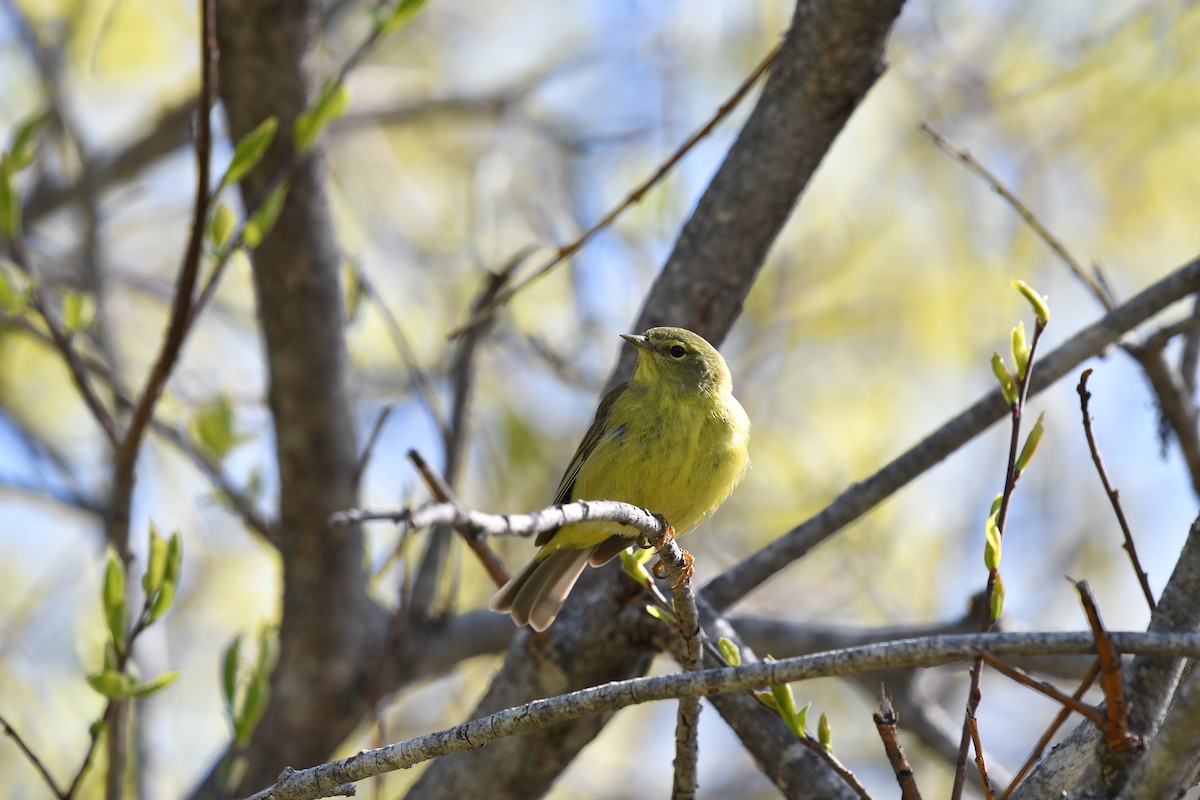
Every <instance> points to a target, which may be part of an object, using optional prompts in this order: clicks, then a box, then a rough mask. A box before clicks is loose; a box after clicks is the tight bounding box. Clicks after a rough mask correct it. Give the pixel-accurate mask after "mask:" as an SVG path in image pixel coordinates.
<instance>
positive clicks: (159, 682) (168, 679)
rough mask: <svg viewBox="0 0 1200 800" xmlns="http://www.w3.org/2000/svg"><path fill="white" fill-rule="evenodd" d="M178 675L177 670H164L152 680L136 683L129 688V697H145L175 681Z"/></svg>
mask: <svg viewBox="0 0 1200 800" xmlns="http://www.w3.org/2000/svg"><path fill="white" fill-rule="evenodd" d="M178 677H179V670H177V669H173V670H171V671H170V672H164V673H163V674H162V675H159V676H158V677H157V678H155V679H154V680H152V681H147V682H146V683H141V684H138V685H137V686H135V687H133V689H132V690H130V693H129V695H130V697H145V696H146V695H150V694H154V693H155V692H157V691H159V690H160V689H164V688H166V687H167V686H170V685H171V684H172V683H174V682H175V679H176V678H178Z"/></svg>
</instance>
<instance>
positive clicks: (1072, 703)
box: [983, 653, 1104, 727]
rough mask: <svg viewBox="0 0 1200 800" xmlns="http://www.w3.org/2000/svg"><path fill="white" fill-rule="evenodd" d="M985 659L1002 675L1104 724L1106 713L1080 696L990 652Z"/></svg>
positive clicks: (985, 661) (1099, 724)
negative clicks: (1057, 686) (1064, 690)
mask: <svg viewBox="0 0 1200 800" xmlns="http://www.w3.org/2000/svg"><path fill="white" fill-rule="evenodd" d="M983 661H984V663H985V664H987V665H988V666H989V667H991V668H992V669H994V670H996V671H997V672H999V673H1000V674H1001V675H1004V676H1005V677H1008V678H1011V679H1012V680H1014V681H1016V682H1017V683H1019V684H1021V685H1022V686H1027V687H1029V688H1030V689H1033V690H1034V691H1035V692H1038V693H1039V694H1044V695H1045V696H1046V697H1049V698H1050V699H1051V700H1053V701H1054V702H1056V703H1058V704H1059V705H1061V706H1063V707H1064V708H1065V709H1066V710H1068V711H1074V712H1076V713H1078V714H1080V715H1082V716H1084V717H1086V718H1087V719H1089V720H1091V721H1092V722H1093V723H1094V724H1095V725H1096V727H1101V726H1102V725H1103V724H1104V715H1103V714H1101V713H1100V712H1099V711H1097V710H1096V709H1094V708H1092V707H1091V706H1089V705H1088V704H1087V703H1084V702H1082V701H1080V700H1079V698H1077V697H1074V696H1072V695H1069V694H1066V693H1064V692H1062V691H1060V690H1059V689H1057V688H1056V687H1054V686H1052V685H1051V684H1049V683H1046V682H1045V681H1039V680H1037V679H1035V678H1032V677H1030V676H1029V675H1026V674H1025V673H1024V672H1022V671H1021V670H1019V669H1017V668H1016V667H1011V666H1009V665H1008V664H1005V663H1004V662H1003V661H1001V660H1000V659H998V658H996V657H995V656H994V655H991V654H990V653H984V654H983Z"/></svg>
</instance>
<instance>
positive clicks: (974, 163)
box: [921, 122, 1115, 311]
mask: <svg viewBox="0 0 1200 800" xmlns="http://www.w3.org/2000/svg"><path fill="white" fill-rule="evenodd" d="M921 130H922V131H924V132H925V134H926V135H927V136H928V137H929V138H930V139H932V140H933V142H934V144H936V145H937V146H938V147H940V148H942V150H944V151H946V152H947V153H949V154H950V155H952V156H954V157H955V158H957V159H958V160H959V161H961V162H962V163H963V164H964V165H966V167H967V168H968V169H969V170H971V171H972V172H974V173H975V174H976V175H978V176H979V177H981V178H983V179H984V180H985V181H986V182H987V184H988V186H990V187H991V188H992V191H994V192H995V193H996V194H998V195H1000V196H1001V197H1002V198H1004V200H1005V201H1006V202H1007V203H1008V204H1009V205H1010V206H1011V207H1012V209H1013V210H1014V211H1016V212H1017V213H1018V214H1020V216H1021V219H1023V220H1025V223H1026V224H1027V225H1029V227H1030V228H1031V229H1032V230H1033V232H1034V233H1035V234H1037V236H1038V238H1040V239H1041V240H1042V241H1043V242H1045V243H1046V245H1047V246H1048V247H1049V248H1050V249H1051V250H1053V251H1054V254H1055V255H1056V256H1058V257H1059V259H1060V260H1062V262H1063V263H1064V264H1066V265H1067V268H1068V269H1069V270H1071V272H1073V273H1074V274H1075V277H1077V278H1079V280H1081V281H1082V282H1083V284H1084V285H1085V286H1087V287H1088V289H1089V290H1090V291H1091V293H1092V296H1094V297H1095V298H1096V300H1098V301H1099V302H1100V304H1101V305H1102V306H1104V310H1105V311H1112V310H1113V307H1114V306H1115V302H1114V299H1113V297H1112V292H1111V291H1109V290H1108V288H1107V284H1104V283H1102V282H1101V281H1097V280H1096V279H1094V278H1093V277H1092V276H1091V275H1089V274H1088V273H1087V270H1085V269H1084V268H1083V265H1082V264H1080V263H1079V260H1078V259H1077V258H1075V257H1074V256H1073V255H1071V253H1070V251H1068V250H1067V248H1066V247H1064V246H1063V243H1062V242H1060V241H1059V240H1058V238H1057V237H1056V236H1054V234H1052V233H1050V231H1049V230H1048V229H1047V228H1046V226H1045V225H1043V224H1042V223H1041V221H1040V220H1039V219H1038V218H1037V216H1036V215H1035V214H1034V213H1033V212H1032V211H1031V210H1030V209H1029V207H1028V206H1027V205H1025V204H1024V203H1022V202H1021V201H1020V200H1019V199H1018V198H1017V196H1016V195H1015V194H1013V193H1012V191H1010V190H1009V188H1008V187H1007V186H1005V185H1004V184H1003V183H1002V182H1001V181H1000V179H999V178H997V177H996V176H995V175H993V174H992V173H991V172H990V171H989V170H988V169H987V168H986V167H984V166H983V164H981V163H980V162H979V160H978V159H976V158H975V157H974V156H972V155H971V154H970V153H969V152H967V151H966V150H964V149H962V148H961V147H959V146H958V145H956V144H954V143H953V142H951V141H950V140H949V139H947V138H946V137H945V136H944V135H942V134H940V133H938V132H937V131H936V130H934V129H933V126H932V125H930V124H929V123H927V122H923V123H921Z"/></svg>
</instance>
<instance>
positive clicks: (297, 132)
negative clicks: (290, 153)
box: [292, 81, 350, 153]
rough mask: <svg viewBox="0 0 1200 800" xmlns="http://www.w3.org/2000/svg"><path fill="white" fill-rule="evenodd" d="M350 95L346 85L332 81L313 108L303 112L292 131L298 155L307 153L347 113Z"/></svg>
mask: <svg viewBox="0 0 1200 800" xmlns="http://www.w3.org/2000/svg"><path fill="white" fill-rule="evenodd" d="M349 103H350V94H349V92H347V91H346V86H345V84H343V83H341V82H340V81H330V82H329V83H327V84H325V86H324V87H323V88H322V89H321V95H320V97H318V98H317V102H316V103H314V104H313V105H312V107H311V108H308V109H306V110H305V111H303V112H301V114H300V116H299V117H297V118H296V125H295V128H294V129H293V130H292V141H293V144H294V146H295V148H296V152H297V153H304V152H307V151H308V149H309V148H310V147H312V146H313V144H314V143H315V142H316V141H317V137H318V136H320V135H321V132H322V131H324V130H325V128H327V127H329V124H330V123H331V122H333V121H334V120H336V119H337V118H338V117H340V116H342V114H344V113H345V112H346V106H347V105H349Z"/></svg>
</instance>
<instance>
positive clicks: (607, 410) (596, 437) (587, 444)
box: [535, 383, 626, 545]
mask: <svg viewBox="0 0 1200 800" xmlns="http://www.w3.org/2000/svg"><path fill="white" fill-rule="evenodd" d="M625 388H626V385H625V384H624V383H622V384H621V385H620V386H617V387H616V388H615V389H613V390H612V391H611V392H609V393H608V394H606V395H605V396H604V399H603V400H601V401H600V407H599V408H597V409H596V418H595V419H594V420H592V427H590V428H588V432H587V433H586V434H584V437H583V441H582V442H580V443H579V449H578V450H576V451H575V456H574V457H573V458H572V459H571V463H570V464H569V465H568V466H567V471H566V472H565V473H563V476H562V480H561V481H559V484H558V492H557V493H556V494H555V495H554V505H559V504H561V503H566V502H569V501H570V500H571V493H572V492H573V491H574V490H575V479H576V478H577V477H578V476H579V468H580V467H582V466H583V462H585V461H587V457H588V456H589V455H591V453H592V450H594V449H595V448H596V445H597V444H598V443H599V442H600V440H601V439H603V438H604V434H605V433H606V432H607V430H608V418H609V416H610V415H611V413H612V407H613V404H614V403H616V401H617V398H618V397H619V396H620V395H621V393H622V392H623V391H625ZM555 533H557V531H545V532H544V533H541V534H539V535H538V537H537V539H536V540H535V544H538V545H543V544H545V543H546V542H548V541H550V538H551V537H552V536H554V534H555Z"/></svg>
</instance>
